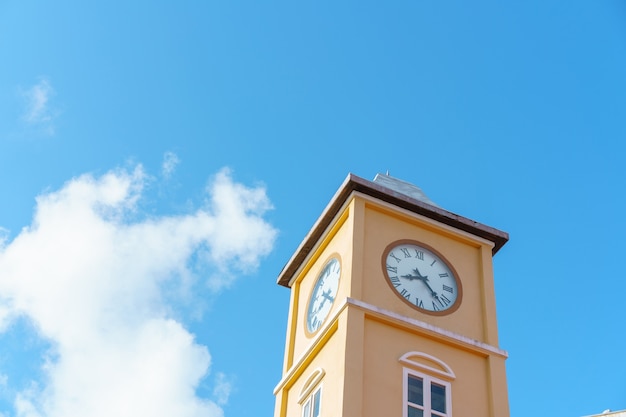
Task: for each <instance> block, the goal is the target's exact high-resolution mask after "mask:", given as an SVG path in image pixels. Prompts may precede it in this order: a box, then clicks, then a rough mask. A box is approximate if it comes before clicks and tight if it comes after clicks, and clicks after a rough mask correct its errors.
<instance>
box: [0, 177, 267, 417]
mask: <svg viewBox="0 0 626 417" xmlns="http://www.w3.org/2000/svg"><path fill="white" fill-rule="evenodd" d="M145 181H146V175H145V174H144V173H143V170H142V169H141V167H137V168H136V169H135V170H134V171H132V172H129V171H114V172H109V173H108V174H106V175H104V176H102V177H99V178H96V177H93V176H90V175H84V176H81V177H79V178H75V179H73V180H71V181H70V182H68V183H67V184H66V185H65V186H64V187H63V188H62V189H61V190H59V191H56V192H51V193H48V194H45V195H42V196H39V197H38V198H37V207H36V211H35V216H34V219H33V222H32V224H31V226H30V227H28V228H25V229H24V230H23V231H22V232H21V233H20V234H19V235H18V236H17V237H16V238H15V239H14V240H13V241H11V242H5V244H4V246H0V323H2V321H3V320H2V314H3V313H2V312H3V311H4V321H6V320H8V319H9V318H10V317H12V316H17V315H21V316H25V317H27V318H28V319H29V320H31V321H32V323H33V324H34V325H35V328H36V329H38V330H39V332H40V336H41V337H42V338H45V339H46V340H48V341H49V342H50V345H51V346H52V348H51V351H50V352H47V353H46V354H45V355H46V356H45V359H46V364H45V366H44V369H43V371H44V374H45V377H46V378H45V379H44V380H41V381H33V385H32V386H31V387H30V388H29V389H28V390H22V391H21V392H20V393H19V394H18V395H17V396H16V397H15V401H14V407H15V410H14V411H15V416H16V417H79V416H80V417H99V416H112V415H114V416H116V417H125V416H129V417H130V416H133V417H134V416H151V417H160V416H177V417H214V416H221V415H222V410H221V408H220V406H221V405H223V404H224V402H225V401H226V400H227V398H228V393H229V391H230V385H229V383H228V382H227V381H226V380H225V379H224V378H222V377H220V376H219V375H218V379H217V384H216V386H215V389H214V392H215V398H214V399H208V398H202V397H199V396H198V395H197V394H196V388H197V387H198V384H199V382H200V381H201V379H202V378H204V377H205V376H206V375H207V374H208V372H209V367H210V364H211V356H210V354H209V351H208V349H207V347H205V346H202V345H199V344H198V343H197V342H196V341H195V340H194V336H193V335H192V334H191V333H190V332H189V331H188V330H187V329H185V327H184V325H183V324H182V323H180V322H177V321H175V320H173V319H172V318H171V317H170V316H169V315H168V311H171V309H172V308H174V307H173V306H172V305H171V303H170V302H169V301H168V295H167V294H166V293H165V291H164V290H163V287H164V285H170V286H171V285H172V283H177V282H180V281H179V280H180V279H181V277H188V276H189V275H194V274H195V275H197V274H198V272H199V271H197V270H193V269H190V268H191V267H190V266H189V265H190V264H193V265H195V264H198V265H201V266H202V265H204V266H205V267H208V268H210V269H211V270H212V271H214V272H213V275H212V278H211V285H212V287H213V288H215V289H219V288H223V287H225V286H227V285H229V284H230V281H232V279H233V278H232V277H233V276H235V275H234V274H235V273H236V272H247V271H251V270H253V269H254V268H255V267H256V266H257V265H258V262H259V259H260V258H261V257H262V256H264V255H266V254H267V253H269V251H270V250H271V249H272V246H273V242H274V238H275V235H276V231H275V230H274V229H273V228H272V227H271V225H269V224H268V223H267V222H265V221H264V219H263V217H262V216H263V215H264V213H265V212H266V210H268V209H269V208H270V207H271V205H270V202H269V200H268V199H267V197H266V194H265V190H264V189H262V188H247V187H245V186H243V185H241V184H237V183H234V182H233V180H232V178H231V175H230V173H229V171H227V170H224V171H221V172H220V173H218V174H217V175H216V177H215V179H214V181H213V182H212V185H211V186H210V187H209V188H208V192H209V198H208V200H207V201H208V204H207V206H206V207H204V208H201V209H199V210H197V211H196V212H194V213H191V214H187V215H180V216H169V217H166V216H163V217H158V218H148V219H145V220H141V221H129V220H128V219H129V218H137V217H141V216H140V213H137V212H136V210H138V209H137V202H138V201H139V200H140V199H141V197H142V195H143V188H144V187H143V186H144V182H145ZM198 256H204V262H203V263H202V262H201V263H198V262H190V260H191V259H192V258H194V259H195V258H196V257H198ZM215 271H220V272H221V273H222V274H223V275H222V274H220V273H219V272H217V273H216V272H215ZM226 277H227V278H226ZM3 309H4V310H3ZM0 331H2V327H0ZM9 381H10V379H9ZM2 412H6V411H4V410H2Z"/></svg>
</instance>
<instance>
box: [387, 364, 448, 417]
mask: <svg viewBox="0 0 626 417" xmlns="http://www.w3.org/2000/svg"><path fill="white" fill-rule="evenodd" d="M399 361H400V363H402V364H403V365H404V370H403V374H402V377H403V380H404V383H403V401H404V405H403V417H451V416H452V392H451V391H452V387H451V382H452V381H453V380H454V379H455V378H456V375H455V374H454V372H453V371H452V369H451V368H450V367H449V366H448V365H447V364H446V363H445V362H443V361H441V360H439V359H437V358H435V357H434V356H431V355H428V354H426V353H423V352H408V353H406V354H404V355H402V357H401V358H400V359H399Z"/></svg>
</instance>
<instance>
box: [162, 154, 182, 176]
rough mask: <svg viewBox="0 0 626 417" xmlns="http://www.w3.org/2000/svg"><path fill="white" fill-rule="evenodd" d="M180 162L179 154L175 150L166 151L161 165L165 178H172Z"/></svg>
mask: <svg viewBox="0 0 626 417" xmlns="http://www.w3.org/2000/svg"><path fill="white" fill-rule="evenodd" d="M179 163H180V159H179V158H178V155H176V154H175V153H174V152H165V154H164V155H163V164H162V165H161V173H162V174H163V177H164V178H166V179H167V178H170V177H171V176H172V174H173V173H174V170H175V169H176V166H177V165H178V164H179Z"/></svg>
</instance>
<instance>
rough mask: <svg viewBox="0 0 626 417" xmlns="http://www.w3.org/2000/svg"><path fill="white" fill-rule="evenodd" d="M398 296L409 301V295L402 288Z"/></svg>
mask: <svg viewBox="0 0 626 417" xmlns="http://www.w3.org/2000/svg"><path fill="white" fill-rule="evenodd" d="M400 295H401V296H403V297H404V298H406V299H407V300H410V299H411V294H410V293H409V292H408V291H407V290H406V289H404V288H402V291H400Z"/></svg>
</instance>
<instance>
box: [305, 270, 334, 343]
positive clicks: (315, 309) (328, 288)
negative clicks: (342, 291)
mask: <svg viewBox="0 0 626 417" xmlns="http://www.w3.org/2000/svg"><path fill="white" fill-rule="evenodd" d="M340 275H341V264H340V263H339V259H337V258H331V259H330V260H329V261H328V262H327V263H326V265H324V268H322V271H321V272H320V273H319V275H318V276H317V281H316V282H315V286H314V287H313V291H312V292H311V298H310V299H309V307H308V308H307V315H306V327H307V330H308V331H309V332H310V333H314V332H315V331H317V329H319V328H320V327H321V325H322V323H323V322H324V320H325V319H326V317H327V316H328V313H330V308H331V307H332V306H333V302H334V301H335V297H336V296H337V289H338V288H339V277H340Z"/></svg>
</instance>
